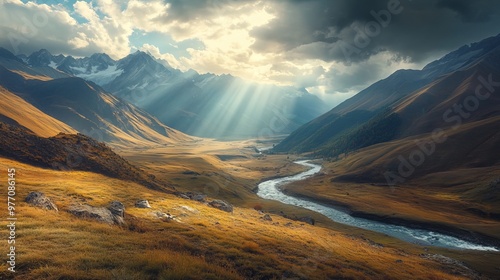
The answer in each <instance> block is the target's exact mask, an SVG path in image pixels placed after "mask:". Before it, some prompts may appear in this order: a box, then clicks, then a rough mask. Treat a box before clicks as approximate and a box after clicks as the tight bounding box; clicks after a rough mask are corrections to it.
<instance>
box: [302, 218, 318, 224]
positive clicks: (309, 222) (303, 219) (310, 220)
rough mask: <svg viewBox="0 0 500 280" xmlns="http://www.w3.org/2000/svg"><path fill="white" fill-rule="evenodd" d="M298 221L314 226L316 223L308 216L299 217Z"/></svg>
mask: <svg viewBox="0 0 500 280" xmlns="http://www.w3.org/2000/svg"><path fill="white" fill-rule="evenodd" d="M299 221H301V222H305V223H308V224H310V225H314V224H315V223H316V221H315V220H314V219H313V218H312V217H309V216H306V217H301V218H299Z"/></svg>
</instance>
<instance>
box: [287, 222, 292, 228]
mask: <svg viewBox="0 0 500 280" xmlns="http://www.w3.org/2000/svg"><path fill="white" fill-rule="evenodd" d="M292 225H293V224H292V223H291V222H288V223H286V224H285V227H291V226H292Z"/></svg>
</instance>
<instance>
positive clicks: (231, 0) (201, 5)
mask: <svg viewBox="0 0 500 280" xmlns="http://www.w3.org/2000/svg"><path fill="white" fill-rule="evenodd" d="M164 2H165V3H166V4H168V5H169V9H168V15H164V16H162V17H161V18H159V20H160V21H169V20H178V21H180V22H189V21H190V20H193V19H196V18H210V17H211V16H213V15H218V14H221V13H224V11H226V9H227V8H228V7H230V6H233V5H236V6H237V5H240V4H243V3H251V2H255V1H253V0H209V1H206V0H188V1H186V0H166V1H164Z"/></svg>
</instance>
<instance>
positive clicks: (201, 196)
mask: <svg viewBox="0 0 500 280" xmlns="http://www.w3.org/2000/svg"><path fill="white" fill-rule="evenodd" d="M206 197H207V196H206V195H204V194H195V195H193V196H192V197H191V199H192V200H194V201H199V202H205V198H206Z"/></svg>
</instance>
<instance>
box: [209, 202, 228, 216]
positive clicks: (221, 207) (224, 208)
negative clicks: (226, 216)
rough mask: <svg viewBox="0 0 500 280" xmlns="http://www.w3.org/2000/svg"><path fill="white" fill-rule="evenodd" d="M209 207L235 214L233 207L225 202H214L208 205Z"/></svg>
mask: <svg viewBox="0 0 500 280" xmlns="http://www.w3.org/2000/svg"><path fill="white" fill-rule="evenodd" d="M208 205H210V206H212V207H214V208H217V209H219V210H222V211H226V212H230V213H232V212H233V206H232V205H231V204H229V203H227V202H225V201H223V200H218V199H217V200H212V201H210V202H209V203H208Z"/></svg>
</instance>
